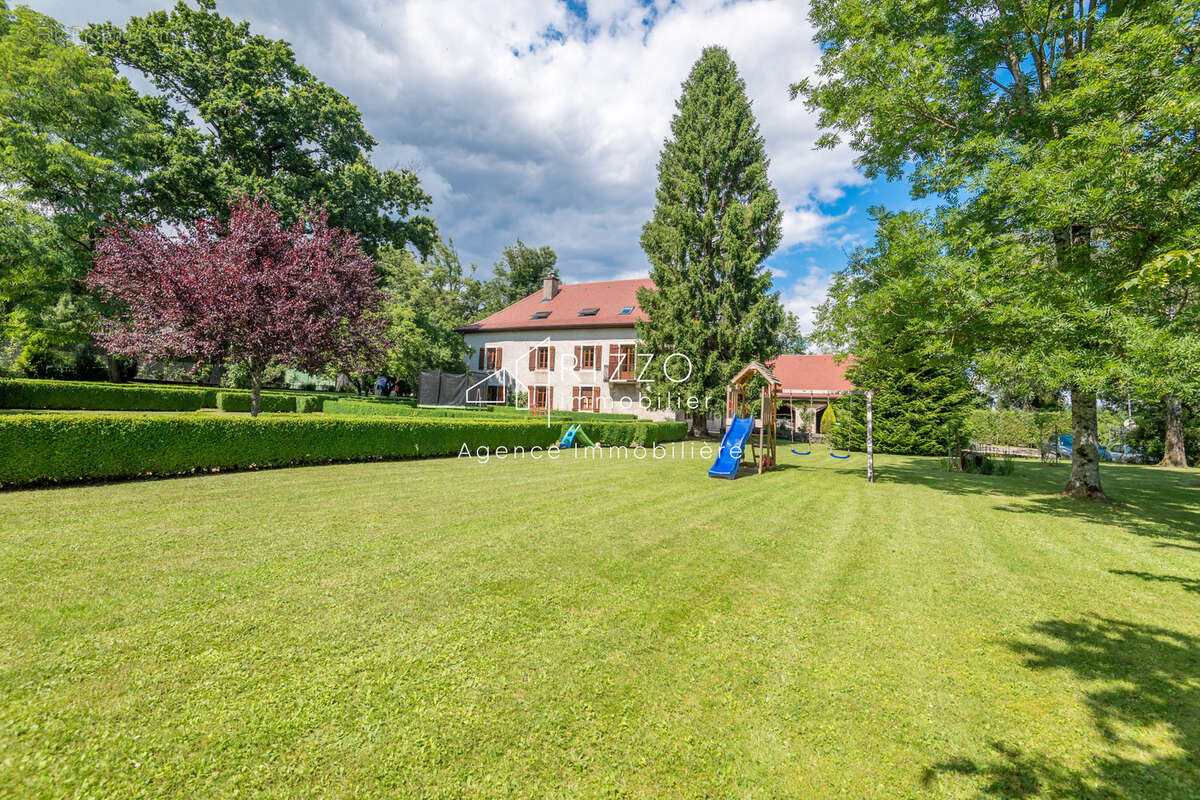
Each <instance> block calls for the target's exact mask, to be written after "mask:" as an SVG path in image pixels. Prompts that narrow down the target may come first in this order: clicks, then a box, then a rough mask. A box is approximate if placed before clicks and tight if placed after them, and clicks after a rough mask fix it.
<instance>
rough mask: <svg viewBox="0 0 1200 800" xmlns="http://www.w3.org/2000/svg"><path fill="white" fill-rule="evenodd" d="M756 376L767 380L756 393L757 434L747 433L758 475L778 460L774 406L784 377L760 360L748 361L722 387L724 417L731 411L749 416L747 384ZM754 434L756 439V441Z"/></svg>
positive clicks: (740, 415) (738, 414)
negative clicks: (757, 412)
mask: <svg viewBox="0 0 1200 800" xmlns="http://www.w3.org/2000/svg"><path fill="white" fill-rule="evenodd" d="M755 376H759V377H761V378H763V380H764V381H766V385H765V386H764V387H763V388H762V391H761V392H760V393H759V398H760V400H761V401H762V405H761V410H760V411H759V421H760V427H759V429H758V436H757V437H755V436H754V435H753V434H751V436H750V457H751V459H752V462H753V466H754V467H755V471H757V472H758V474H759V475H761V474H763V473H764V472H766V471H767V470H769V469H771V468H773V467H774V466H775V464H776V463H777V462H776V460H775V407H776V406H777V405H778V404H779V390H780V388H781V387H782V386H783V381H781V380H779V378H776V377H775V374H774V373H773V372H771V370H770V369H768V368H767V366H766V365H765V364H763V363H762V362H760V361H751V362H750V363H749V364H747V365H746V366H744V367H742V369H741V371H740V372H738V374H737V375H734V376H733V380H732V381H730V382H729V388H728V389H726V390H725V415H726V418H728V417H729V416H730V415H734V416H739V417H749V416H752V414H751V413H750V401H749V399H748V398H747V396H746V387H747V386H748V385H749V383H750V381H752V380H753V379H754V378H755ZM756 438H757V439H758V441H757V442H755V439H756Z"/></svg>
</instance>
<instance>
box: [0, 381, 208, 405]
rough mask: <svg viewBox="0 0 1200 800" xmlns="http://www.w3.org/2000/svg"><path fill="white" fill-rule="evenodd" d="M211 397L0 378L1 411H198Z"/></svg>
mask: <svg viewBox="0 0 1200 800" xmlns="http://www.w3.org/2000/svg"><path fill="white" fill-rule="evenodd" d="M207 395H208V390H205V389H200V388H196V389H191V388H184V387H174V386H139V385H137V384H129V383H94V382H89V381H46V380H36V379H32V378H29V379H26V378H16V379H0V408H36V409H45V408H57V409H88V410H91V411H195V410H197V409H200V408H205V407H206V406H208V402H207V399H208V397H207ZM214 395H215V392H214ZM214 400H215V397H214Z"/></svg>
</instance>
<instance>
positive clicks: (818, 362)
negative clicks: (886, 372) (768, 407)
mask: <svg viewBox="0 0 1200 800" xmlns="http://www.w3.org/2000/svg"><path fill="white" fill-rule="evenodd" d="M837 358H838V356H827V355H788V356H779V357H778V358H776V359H775V360H774V361H772V362H771V363H770V364H769V366H770V367H771V371H772V372H774V373H775V377H777V378H779V380H780V381H782V382H783V387H782V388H781V391H782V393H783V394H784V396H786V395H787V393H788V391H789V390H790V391H793V392H808V391H811V392H815V393H816V394H817V395H820V394H823V393H824V392H826V391H833V392H848V391H851V390H852V389H854V384H852V383H851V382H850V381H848V380H846V370H847V369H849V368H850V367H851V366H852V365H853V364H854V357H853V356H850V357H848V358H845V359H843V360H842V363H840V364H839V363H838V362H837V361H836V359H837Z"/></svg>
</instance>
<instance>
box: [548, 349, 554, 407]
mask: <svg viewBox="0 0 1200 800" xmlns="http://www.w3.org/2000/svg"><path fill="white" fill-rule="evenodd" d="M550 352H551V353H553V352H554V351H553V350H551V351H550ZM552 408H554V387H553V386H547V387H546V410H547V411H549V410H550V409H552Z"/></svg>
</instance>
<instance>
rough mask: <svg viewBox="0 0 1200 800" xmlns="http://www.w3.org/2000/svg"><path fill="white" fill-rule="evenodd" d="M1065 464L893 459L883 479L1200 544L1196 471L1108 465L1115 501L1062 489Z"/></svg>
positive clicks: (1107, 482)
mask: <svg viewBox="0 0 1200 800" xmlns="http://www.w3.org/2000/svg"><path fill="white" fill-rule="evenodd" d="M1067 474H1068V473H1067V471H1066V467H1065V465H1059V466H1048V465H1042V464H1037V463H1026V462H1020V463H1018V464H1017V467H1016V472H1015V473H1014V474H1012V475H971V474H964V473H960V472H944V471H939V470H937V469H936V468H932V467H931V465H930V463H929V462H922V461H917V462H909V463H901V464H896V465H888V467H887V469H886V470H881V471H880V474H879V478H878V479H879V480H880V481H887V482H893V483H906V484H916V485H922V486H928V487H930V488H932V489H935V490H937V491H939V492H947V493H950V494H960V495H991V496H994V497H1003V498H1011V499H1013V500H1019V502H1013V503H1011V504H1008V505H998V506H996V509H997V510H1000V511H1009V512H1013V513H1021V514H1029V513H1040V514H1048V515H1050V516H1055V517H1060V518H1068V517H1069V518H1073V519H1081V520H1085V521H1087V522H1094V523H1097V524H1102V525H1113V526H1115V527H1119V528H1121V529H1123V530H1126V531H1129V532H1130V533H1134V534H1137V535H1139V536H1150V537H1155V538H1162V539H1171V540H1175V541H1184V542H1195V543H1197V544H1200V488H1197V487H1196V486H1195V485H1194V476H1193V475H1191V474H1189V473H1186V472H1180V471H1175V470H1159V469H1155V468H1153V467H1127V466H1116V467H1110V468H1107V469H1103V470H1102V472H1101V480H1102V481H1103V483H1104V488H1105V491H1106V492H1108V495H1109V497H1110V498H1111V499H1112V502H1109V503H1096V502H1091V501H1086V500H1076V499H1074V498H1070V497H1065V496H1063V495H1062V494H1061V490H1062V487H1063V484H1065V483H1066V479H1067Z"/></svg>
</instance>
